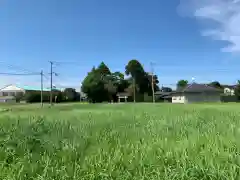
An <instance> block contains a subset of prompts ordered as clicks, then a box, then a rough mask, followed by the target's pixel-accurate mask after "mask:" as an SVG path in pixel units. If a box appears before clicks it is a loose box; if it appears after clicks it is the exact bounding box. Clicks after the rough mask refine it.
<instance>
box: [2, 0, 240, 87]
mask: <svg viewBox="0 0 240 180" xmlns="http://www.w3.org/2000/svg"><path fill="white" fill-rule="evenodd" d="M0 23H1V26H0V27H1V28H0V73H19V74H21V73H30V72H31V73H32V72H34V73H36V72H37V73H40V71H41V70H43V72H44V74H45V76H44V86H45V87H48V86H49V83H50V81H49V73H50V63H49V61H54V62H58V63H55V64H54V65H53V70H54V72H56V73H58V76H56V77H55V76H54V77H53V84H54V85H56V86H57V87H68V86H70V87H75V88H79V87H80V84H81V81H82V80H83V79H84V77H85V76H86V75H87V72H88V71H90V70H91V68H92V67H93V66H97V65H98V64H100V62H101V61H104V62H105V63H106V64H107V65H108V66H109V68H110V69H111V71H121V72H124V71H125V65H126V64H127V62H128V61H129V60H131V59H137V60H139V61H140V62H141V63H142V64H143V66H144V68H145V70H146V71H150V70H151V68H150V63H151V62H152V63H153V64H154V72H155V73H156V74H157V75H158V77H159V81H160V86H162V85H163V86H172V85H173V84H176V82H177V81H178V80H179V79H187V80H189V81H191V80H192V78H194V79H195V81H196V82H200V83H202V82H204V83H206V82H210V81H216V80H217V81H220V82H221V83H223V84H234V83H235V82H236V81H237V80H238V79H240V74H239V73H238V72H239V71H238V69H239V68H238V67H240V55H239V52H240V36H239V35H240V26H239V24H240V1H239V0H201V1H199V0H170V1H160V0H151V1H147V0H114V1H113V0H101V1H100V0H71V1H64V0H62V1H59V0H41V1H33V0H21V1H19V0H0ZM0 79H1V80H0V87H2V86H5V85H7V84H21V85H32V86H40V75H35V76H20V75H15V76H10V75H0Z"/></svg>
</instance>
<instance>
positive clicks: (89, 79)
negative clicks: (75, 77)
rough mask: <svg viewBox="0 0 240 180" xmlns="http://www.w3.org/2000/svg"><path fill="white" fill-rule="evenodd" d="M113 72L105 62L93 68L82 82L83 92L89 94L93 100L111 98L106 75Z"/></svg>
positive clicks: (100, 100) (98, 100)
mask: <svg viewBox="0 0 240 180" xmlns="http://www.w3.org/2000/svg"><path fill="white" fill-rule="evenodd" d="M110 74H111V71H110V70H109V68H108V67H107V66H106V64H105V63H104V62H101V64H100V65H99V66H98V68H92V71H91V72H89V73H88V75H87V76H86V77H85V79H84V80H83V82H82V92H84V93H85V94H87V96H88V99H89V100H90V101H92V102H103V101H108V100H109V95H108V90H107V88H106V85H105V83H106V81H105V77H107V76H108V75H110Z"/></svg>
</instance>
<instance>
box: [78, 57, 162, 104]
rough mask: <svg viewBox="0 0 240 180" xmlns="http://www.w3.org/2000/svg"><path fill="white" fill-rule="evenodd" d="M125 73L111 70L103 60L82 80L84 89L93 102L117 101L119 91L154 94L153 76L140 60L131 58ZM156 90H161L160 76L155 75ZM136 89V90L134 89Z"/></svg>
mask: <svg viewBox="0 0 240 180" xmlns="http://www.w3.org/2000/svg"><path fill="white" fill-rule="evenodd" d="M125 74H126V75H127V76H128V78H125V76H124V73H121V72H119V71H117V72H111V70H110V69H109V67H108V66H107V65H106V64H105V63H104V62H101V63H100V65H99V66H98V67H97V68H95V67H94V68H92V70H91V71H90V72H89V73H88V74H87V76H86V77H85V79H84V80H83V82H82V91H83V92H84V93H86V94H87V96H88V98H89V100H90V101H92V102H103V101H116V100H117V97H116V95H117V93H119V92H128V93H129V94H131V95H132V94H133V93H134V91H135V93H136V95H139V96H141V95H144V94H148V95H152V90H151V86H152V76H151V75H150V74H148V73H147V72H145V70H144V68H143V66H142V64H141V63H140V62H139V61H138V60H135V59H134V60H130V61H129V62H128V64H127V65H126V67H125ZM153 83H154V89H155V91H157V90H159V87H158V85H157V84H158V77H157V76H156V75H154V76H153ZM134 89H135V90H134Z"/></svg>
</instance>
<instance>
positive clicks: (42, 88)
mask: <svg viewBox="0 0 240 180" xmlns="http://www.w3.org/2000/svg"><path fill="white" fill-rule="evenodd" d="M40 75H41V106H42V107H43V71H41V73H40Z"/></svg>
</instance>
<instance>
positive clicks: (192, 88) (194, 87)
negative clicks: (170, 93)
mask: <svg viewBox="0 0 240 180" xmlns="http://www.w3.org/2000/svg"><path fill="white" fill-rule="evenodd" d="M222 91H223V90H222V89H218V88H214V87H211V86H208V85H206V84H197V83H192V84H190V85H187V86H186V87H183V88H178V89H177V91H176V92H196V93H197V92H222Z"/></svg>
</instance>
